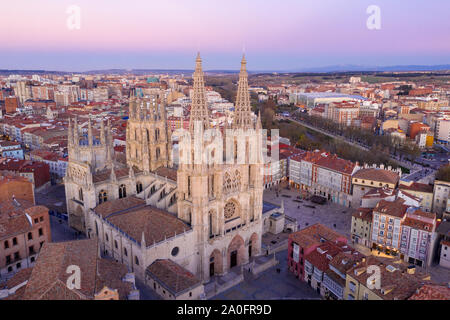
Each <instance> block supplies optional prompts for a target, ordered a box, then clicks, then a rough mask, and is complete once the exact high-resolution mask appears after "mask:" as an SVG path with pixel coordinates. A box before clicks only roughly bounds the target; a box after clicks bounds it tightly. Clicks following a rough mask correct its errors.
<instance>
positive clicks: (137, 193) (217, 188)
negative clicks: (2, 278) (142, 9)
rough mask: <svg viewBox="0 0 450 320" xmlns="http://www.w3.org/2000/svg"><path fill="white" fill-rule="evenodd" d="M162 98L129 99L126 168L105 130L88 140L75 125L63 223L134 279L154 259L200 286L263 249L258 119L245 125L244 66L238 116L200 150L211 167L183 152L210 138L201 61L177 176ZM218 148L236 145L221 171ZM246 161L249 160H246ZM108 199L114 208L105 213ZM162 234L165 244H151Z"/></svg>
mask: <svg viewBox="0 0 450 320" xmlns="http://www.w3.org/2000/svg"><path fill="white" fill-rule="evenodd" d="M162 100H163V99H162V98H161V97H160V96H158V95H155V96H154V97H144V98H134V97H132V98H131V99H130V112H129V113H130V118H129V120H128V125H127V157H126V159H127V161H126V164H123V163H119V162H118V161H116V160H115V157H114V149H113V147H112V137H111V127H110V124H109V123H108V124H107V126H106V127H105V125H104V124H103V123H101V124H100V130H99V132H98V134H95V133H94V130H93V126H92V124H91V122H90V121H89V122H88V124H87V134H86V133H83V131H82V130H80V126H79V125H78V124H77V121H76V120H75V125H72V123H71V124H70V128H69V143H68V145H69V164H68V168H67V173H66V177H65V188H66V197H67V210H68V213H69V223H70V225H71V226H73V227H75V228H77V229H78V230H81V231H83V232H85V233H86V234H87V235H88V236H89V237H97V238H98V239H99V244H100V248H101V250H102V253H103V254H104V255H108V256H111V257H113V258H114V259H115V260H117V261H120V262H122V263H124V264H125V265H127V266H128V268H129V269H131V270H132V271H133V272H134V273H135V274H136V276H137V277H138V278H140V279H141V280H144V279H145V270H146V268H147V267H148V266H150V265H151V264H152V263H153V262H154V261H156V260H157V259H171V260H172V261H174V262H175V263H176V264H178V265H179V266H181V267H182V268H185V269H186V270H188V271H189V272H191V273H192V274H194V275H195V276H196V277H198V278H199V279H201V281H202V282H203V283H206V282H208V281H209V280H210V277H211V276H213V275H223V274H226V273H227V272H228V271H229V270H230V269H231V268H233V267H237V266H240V265H242V264H245V263H247V262H249V259H250V258H251V257H253V256H256V255H258V254H260V251H261V236H262V232H263V227H262V223H263V219H262V198H263V174H262V170H261V167H262V142H261V139H258V137H261V136H260V134H261V131H262V128H261V118H260V117H258V120H257V122H256V124H255V123H254V121H253V120H252V117H251V116H252V114H251V111H250V101H249V94H248V84H247V72H246V61H245V58H243V59H242V62H241V73H240V80H239V89H238V96H237V99H236V115H237V116H238V118H236V119H235V121H234V122H233V123H232V126H231V127H227V128H226V129H230V130H229V131H228V130H227V134H226V135H224V137H219V135H218V132H217V131H216V133H213V135H214V137H215V138H217V137H218V138H217V139H219V140H220V143H218V144H215V143H214V144H213V143H211V141H210V140H211V139H210V140H208V139H205V141H206V140H207V141H206V142H205V141H203V140H202V141H201V142H200V148H201V152H202V154H203V155H206V158H207V159H215V160H218V161H215V162H205V161H201V162H200V163H198V162H196V161H195V159H196V158H194V152H191V151H192V150H190V149H189V148H190V147H189V146H190V145H192V143H194V140H195V139H198V138H199V137H202V136H204V134H208V133H209V132H210V131H211V130H208V129H210V124H209V121H210V120H209V113H208V108H207V101H206V97H205V86H204V79H203V71H202V67H201V58H200V56H198V57H197V60H196V69H195V72H194V92H193V98H192V106H191V117H190V123H189V131H188V132H187V131H186V132H185V133H188V134H190V136H191V137H192V139H191V138H190V139H186V140H185V141H184V140H180V143H179V158H180V163H179V165H178V167H177V168H175V167H173V164H172V159H171V141H170V140H171V136H172V135H173V134H176V132H174V133H172V132H170V130H169V129H168V127H167V121H166V115H165V108H164V102H163V101H162ZM198 124H200V126H198ZM238 137H239V139H238ZM240 137H244V138H242V139H241V138H240ZM183 141H184V142H183ZM216 145H220V146H226V147H228V149H230V147H233V146H234V148H231V149H232V150H234V151H235V153H234V154H235V156H234V157H233V158H232V159H227V160H228V161H224V162H225V163H222V162H221V161H222V160H223V159H225V158H226V157H225V153H223V154H222V152H223V150H224V149H226V148H223V149H222V150H219V149H217V150H216V149H215V148H213V146H216ZM228 149H227V150H228ZM236 151H238V152H236ZM241 151H243V152H241ZM238 155H239V157H238ZM242 155H243V157H244V158H242ZM253 155H257V157H256V161H254V162H251V161H249V159H250V157H251V156H253ZM202 159H203V158H202ZM238 160H239V161H238ZM240 160H244V161H240ZM111 201H114V203H113V204H111V205H110V207H111V209H105V208H106V205H107V204H108V202H111ZM139 201H140V202H139ZM105 210H106V211H105ZM105 212H107V214H106V213H105ZM125 216H128V218H125ZM156 216H157V217H158V219H159V220H158V223H159V222H160V223H162V224H163V225H164V226H165V227H164V228H163V227H161V230H154V231H151V230H150V229H151V228H150V224H149V227H148V228H150V229H148V228H147V227H145V225H146V223H150V222H152V221H153V220H152V219H155V217H156ZM133 217H134V218H133ZM137 217H139V219H142V220H136V219H137ZM127 219H129V220H127ZM140 221H142V224H141V223H140ZM139 232H141V234H139ZM160 232H163V233H164V237H163V238H160V237H156V234H160ZM134 233H135V234H136V235H134Z"/></svg>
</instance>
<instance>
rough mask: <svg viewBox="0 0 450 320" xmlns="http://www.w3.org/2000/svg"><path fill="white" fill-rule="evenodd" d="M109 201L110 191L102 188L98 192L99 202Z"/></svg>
mask: <svg viewBox="0 0 450 320" xmlns="http://www.w3.org/2000/svg"><path fill="white" fill-rule="evenodd" d="M106 201H108V193H107V192H106V191H105V190H100V192H99V193H98V203H99V204H100V203H103V202H106Z"/></svg>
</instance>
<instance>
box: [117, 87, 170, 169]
mask: <svg viewBox="0 0 450 320" xmlns="http://www.w3.org/2000/svg"><path fill="white" fill-rule="evenodd" d="M170 139H171V137H170V132H169V129H168V127H167V121H166V110H165V102H164V98H163V97H162V96H160V95H150V96H146V97H143V98H138V97H135V96H130V104H129V119H128V121H127V129H126V140H127V147H126V157H127V164H128V166H130V167H132V166H135V167H137V168H138V169H140V170H143V171H145V172H150V171H154V170H156V169H157V168H159V167H168V166H172V160H171V152H172V148H171V146H172V143H171V141H170Z"/></svg>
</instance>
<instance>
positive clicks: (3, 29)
mask: <svg viewBox="0 0 450 320" xmlns="http://www.w3.org/2000/svg"><path fill="white" fill-rule="evenodd" d="M70 5H78V6H79V7H80V9H81V26H80V27H81V28H80V29H79V30H69V28H68V27H67V24H66V22H67V19H68V17H69V14H67V13H66V10H67V8H68V7H69V6H70ZM369 5H378V6H379V7H380V9H381V29H380V30H369V29H368V28H367V27H366V20H367V19H368V17H369V15H368V14H367V13H366V9H367V7H368V6H369ZM0 8H1V11H2V13H3V14H2V18H1V19H0V44H1V45H0V68H1V69H47V70H67V71H85V70H92V69H104V68H170V69H192V68H193V67H194V60H195V55H196V52H197V51H200V52H201V55H202V57H203V61H204V68H205V69H216V68H217V69H237V68H239V61H240V57H241V54H242V51H243V49H244V48H245V52H246V56H247V61H248V69H249V70H293V69H301V68H310V67H319V66H329V65H336V64H354V65H379V66H383V65H405V64H424V65H435V64H448V63H450V19H449V18H448V13H449V12H450V1H449V0H432V1H424V0H278V1H276V0H227V1H215V0H164V1H162V0H159V1H154V0H127V1H123V0H95V1H92V0H91V1H88V0H72V1H67V0H32V1H30V0H14V1H8V2H6V3H3V4H2V5H1V7H0ZM5 13H6V14H5Z"/></svg>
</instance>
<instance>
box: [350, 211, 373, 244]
mask: <svg viewBox="0 0 450 320" xmlns="http://www.w3.org/2000/svg"><path fill="white" fill-rule="evenodd" d="M372 211H373V210H372V208H358V209H357V210H356V211H355V212H354V213H353V214H352V224H351V237H352V241H353V242H354V243H358V244H361V245H363V246H366V247H370V245H371V243H372Z"/></svg>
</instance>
